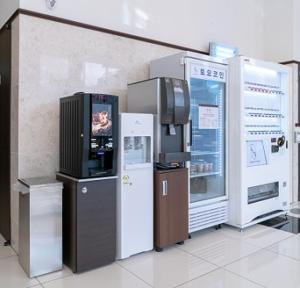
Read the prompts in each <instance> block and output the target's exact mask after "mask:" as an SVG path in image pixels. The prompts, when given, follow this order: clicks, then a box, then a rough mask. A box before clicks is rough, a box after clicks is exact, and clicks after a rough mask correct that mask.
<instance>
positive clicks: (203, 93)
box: [150, 52, 228, 233]
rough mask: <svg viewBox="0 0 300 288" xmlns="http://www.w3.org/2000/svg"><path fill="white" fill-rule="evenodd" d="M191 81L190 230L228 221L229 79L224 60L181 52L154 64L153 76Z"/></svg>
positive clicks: (188, 135) (188, 146) (188, 140)
mask: <svg viewBox="0 0 300 288" xmlns="http://www.w3.org/2000/svg"><path fill="white" fill-rule="evenodd" d="M154 77H173V78H178V79H184V80H187V81H188V84H189V90H190V104H191V109H190V111H191V112H190V122H189V125H188V127H187V129H186V131H185V150H186V151H189V152H191V161H190V162H188V165H187V166H188V168H189V232H190V233H192V232H195V231H198V230H201V229H204V228H208V227H212V226H216V225H219V224H222V223H225V222H227V220H228V193H227V174H226V173H227V169H226V167H227V153H226V150H227V137H226V131H227V127H226V125H227V121H226V117H227V114H226V106H227V94H228V93H227V89H228V87H227V81H228V63H227V61H226V60H222V59H219V58H214V57H209V56H206V55H201V54H197V53H192V52H180V53H177V54H175V55H171V56H167V57H164V58H161V59H157V60H154V61H152V62H151V63H150V78H154Z"/></svg>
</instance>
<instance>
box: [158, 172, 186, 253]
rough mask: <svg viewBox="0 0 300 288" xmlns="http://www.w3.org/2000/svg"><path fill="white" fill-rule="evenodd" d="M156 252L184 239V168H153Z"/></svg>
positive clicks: (182, 241)
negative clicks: (154, 169)
mask: <svg viewBox="0 0 300 288" xmlns="http://www.w3.org/2000/svg"><path fill="white" fill-rule="evenodd" d="M154 187H155V188H154V203H155V205H154V207H155V211H154V227H155V228H154V245H155V249H156V251H158V252H160V251H162V249H163V248H164V247H166V246H168V245H171V244H175V243H177V244H183V243H184V240H186V239H188V170H187V168H180V169H172V170H156V171H155V175H154Z"/></svg>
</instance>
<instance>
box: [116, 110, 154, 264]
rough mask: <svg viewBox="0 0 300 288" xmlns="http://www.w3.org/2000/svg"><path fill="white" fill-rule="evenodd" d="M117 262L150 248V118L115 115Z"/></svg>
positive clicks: (151, 187) (151, 237) (151, 158)
mask: <svg viewBox="0 0 300 288" xmlns="http://www.w3.org/2000/svg"><path fill="white" fill-rule="evenodd" d="M119 123H120V124H119V125H120V126H119V127H120V128H119V153H118V172H119V173H118V175H119V180H118V186H117V253H116V254H117V257H116V258H117V259H124V258H127V257H129V256H131V255H134V254H137V253H141V252H144V251H148V250H152V249H153V245H154V244H153V237H154V235H153V217H154V216H153V205H154V204H153V197H154V196H153V126H154V125H153V115H151V114H139V113H121V114H120V116H119Z"/></svg>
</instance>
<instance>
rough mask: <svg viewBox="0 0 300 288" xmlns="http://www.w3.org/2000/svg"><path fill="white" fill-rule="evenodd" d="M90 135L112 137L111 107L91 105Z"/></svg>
mask: <svg viewBox="0 0 300 288" xmlns="http://www.w3.org/2000/svg"><path fill="white" fill-rule="evenodd" d="M92 135H93V136H112V120H111V106H110V105H105V104H93V111H92Z"/></svg>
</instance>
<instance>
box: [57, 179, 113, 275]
mask: <svg viewBox="0 0 300 288" xmlns="http://www.w3.org/2000/svg"><path fill="white" fill-rule="evenodd" d="M57 179H58V180H60V181H62V182H63V183H64V189H63V260H64V263H65V264H66V265H67V266H69V267H70V268H71V269H72V271H73V272H77V273H80V272H84V271H87V270H91V269H94V268H98V267H101V266H103V265H107V264H110V263H112V262H114V261H115V257H116V180H117V179H116V177H107V178H102V179H95V180H91V179H88V180H84V179H80V180H78V179H76V180H73V179H72V178H71V177H69V176H63V175H62V174H58V176H57Z"/></svg>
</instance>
